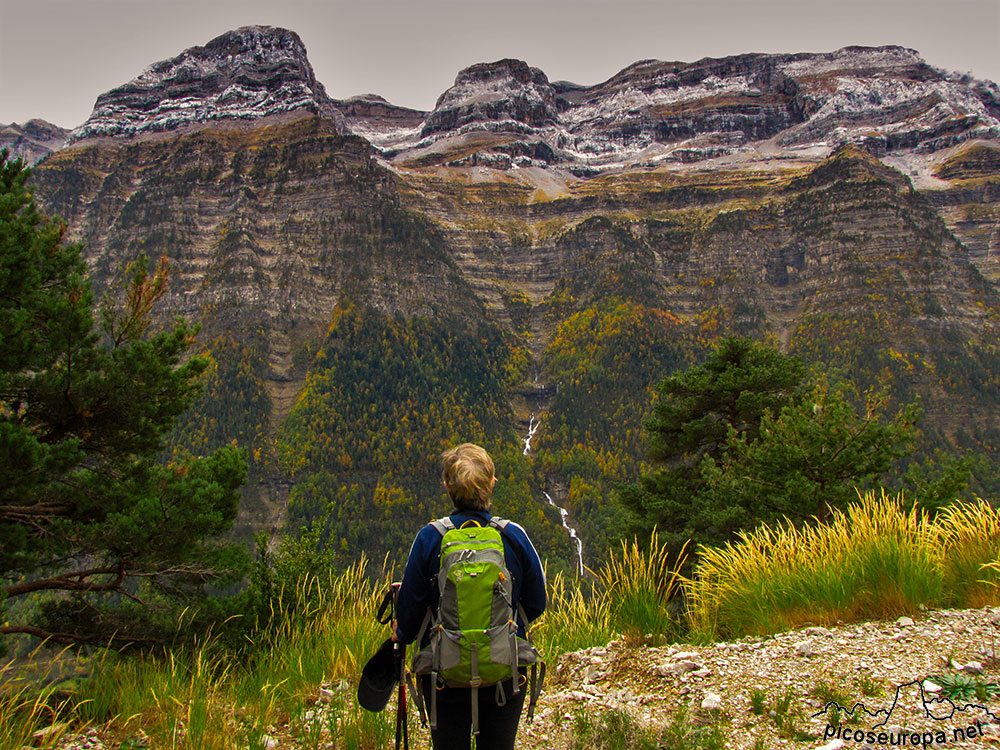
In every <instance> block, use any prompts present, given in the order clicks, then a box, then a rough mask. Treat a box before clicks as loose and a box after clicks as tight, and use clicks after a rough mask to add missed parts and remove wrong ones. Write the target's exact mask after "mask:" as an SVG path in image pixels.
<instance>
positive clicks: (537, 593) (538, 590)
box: [510, 523, 546, 621]
mask: <svg viewBox="0 0 1000 750" xmlns="http://www.w3.org/2000/svg"><path fill="white" fill-rule="evenodd" d="M510 527H511V529H512V531H513V532H514V533H513V537H514V539H516V540H517V542H518V544H519V545H520V547H521V551H522V553H523V556H522V558H521V559H522V567H523V569H522V571H521V595H520V596H521V598H520V604H521V606H522V607H524V614H526V615H527V616H528V620H529V621H530V620H535V619H537V618H538V617H540V616H541V614H542V612H544V611H545V603H546V598H545V570H544V569H543V568H542V561H541V560H540V559H539V557H538V552H536V551H535V546H534V545H533V544H532V543H531V539H529V538H528V534H527V533H526V532H525V530H524V529H523V528H521V527H520V526H519V525H518V524H515V523H512V524H510Z"/></svg>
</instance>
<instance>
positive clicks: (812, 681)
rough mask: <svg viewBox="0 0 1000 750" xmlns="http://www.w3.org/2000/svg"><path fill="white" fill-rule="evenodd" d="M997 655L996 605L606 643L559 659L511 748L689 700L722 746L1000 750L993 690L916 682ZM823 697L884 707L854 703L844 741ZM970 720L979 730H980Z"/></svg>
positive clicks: (990, 665) (988, 675) (535, 749)
mask: <svg viewBox="0 0 1000 750" xmlns="http://www.w3.org/2000/svg"><path fill="white" fill-rule="evenodd" d="M997 657H1000V608H993V609H978V610H961V611H956V610H940V611H932V612H925V613H922V615H921V616H920V617H917V618H915V622H914V621H913V620H910V619H909V618H900V620H898V621H892V622H866V623H859V624H854V625H844V626H839V627H835V628H830V629H827V628H817V627H814V628H805V629H802V630H797V631H791V632H787V633H782V634H779V635H777V636H773V637H768V638H744V639H741V640H739V641H736V642H734V643H718V644H713V645H710V646H707V647H705V646H685V645H676V646H669V647H662V648H643V647H638V648H637V647H628V646H626V645H625V644H624V643H619V642H613V643H611V644H608V646H607V647H605V648H592V649H587V650H585V651H579V652H575V653H572V654H567V655H565V656H564V657H563V658H562V659H561V660H560V661H559V663H558V664H557V665H556V666H555V669H554V670H553V671H552V673H551V678H550V679H549V680H548V681H547V685H546V691H545V695H544V696H543V699H542V700H541V701H540V704H539V711H538V716H537V718H536V721H535V722H534V723H532V724H526V725H524V726H523V728H522V731H521V738H520V741H519V745H518V746H519V747H520V748H525V749H528V748H531V749H532V750H541V748H545V750H562V748H565V747H567V746H568V744H569V737H570V736H571V733H572V732H571V728H572V726H573V724H574V718H573V717H574V715H576V714H578V713H580V712H581V711H583V712H586V713H587V715H589V716H591V717H593V716H595V715H598V714H599V713H600V712H601V711H602V710H608V709H616V710H623V711H625V712H627V713H628V714H630V715H631V716H633V717H634V718H636V719H637V720H638V721H639V722H642V723H650V724H665V723H667V722H669V720H670V718H671V717H672V716H674V715H675V713H676V712H677V711H678V709H679V708H682V707H684V706H687V707H689V709H690V716H691V720H692V721H695V722H697V721H710V720H712V719H713V717H714V718H715V720H718V719H720V718H721V719H722V720H723V721H725V730H724V734H725V736H726V737H727V739H728V747H731V748H734V749H737V748H738V749H739V750H743V749H744V748H748V749H753V748H759V749H760V750H774V749H776V748H809V749H810V750H812V749H815V748H825V749H826V750H835V749H836V748H841V747H843V748H859V749H861V748H864V747H865V746H866V742H870V746H871V747H880V746H900V744H901V743H903V742H904V741H905V743H906V744H903V746H906V747H912V746H913V743H912V734H913V732H919V733H920V734H921V737H920V738H919V739H918V743H917V746H921V745H922V744H923V739H924V735H925V734H928V733H929V734H928V737H929V739H930V742H929V743H928V746H933V747H955V748H959V747H961V748H994V749H995V748H998V747H1000V726H997V725H1000V696H997V695H988V697H987V699H986V700H983V701H980V700H977V699H976V698H975V697H971V698H970V699H969V700H957V699H956V700H954V701H948V700H943V696H944V695H945V693H944V691H941V692H935V691H934V688H935V685H934V684H928V683H926V682H925V679H926V678H927V677H928V676H930V675H948V676H951V677H955V676H956V675H966V676H967V677H968V679H972V680H975V679H978V680H979V681H980V682H982V683H994V684H995V683H996V682H997V680H998V676H1000V662H998V660H997ZM980 669H981V670H982V671H981V672H980V671H979V670H980ZM973 673H978V674H975V675H974V674H973ZM958 679H960V680H961V679H965V677H958ZM937 687H941V686H937ZM755 695H756V697H757V699H758V704H759V705H758V708H759V712H757V713H755V712H754V711H753V710H752V698H753V697H754V696H755ZM782 698H785V699H786V700H787V702H788V706H787V709H786V708H785V706H784V705H783V704H782V701H781V699H782ZM831 701H835V702H837V703H838V704H841V705H844V707H845V708H854V704H855V703H856V702H861V703H862V704H863V708H864V709H867V711H869V712H871V713H872V714H876V712H878V711H879V710H881V711H882V712H883V713H881V714H877V715H875V716H872V715H868V714H865V713H864V711H863V710H857V709H856V710H855V714H856V719H855V720H853V721H851V722H847V723H845V724H844V725H843V726H844V727H845V728H846V729H847V730H848V736H847V738H846V740H844V739H839V738H837V737H836V736H835V729H834V728H833V726H834V725H835V723H836V722H833V721H830V719H831V718H832V717H831V716H830V715H829V713H823V711H824V708H825V706H827V705H828V704H829V703H830V702H831ZM703 706H704V708H703ZM712 706H718V708H711V707H712ZM890 709H891V716H886V714H887V713H888V712H889V711H890ZM835 710H836V711H839V710H840V709H839V708H837V709H835ZM928 711H929V712H930V713H931V714H932V716H928ZM845 718H849V717H847V716H846V715H845ZM977 722H980V723H981V724H985V725H986V726H985V727H984V728H983V729H982V730H980V728H979V725H977ZM828 725H830V727H831V728H830V729H827V727H828ZM970 727H975V729H974V730H970V729H969V728H970ZM869 731H871V732H872V734H871V735H870V736H869V735H868V732H869ZM963 732H964V733H965V736H964V737H963V734H962V733H963ZM880 733H884V742H883V741H880V737H879V734H880ZM903 733H905V734H906V736H905V737H901V735H902V734H903ZM807 734H808V735H811V737H809V738H808V739H807V738H806V735H807ZM971 735H976V736H975V737H971ZM856 739H860V740H861V741H860V742H859V741H856ZM942 740H943V741H942ZM894 741H895V742H894Z"/></svg>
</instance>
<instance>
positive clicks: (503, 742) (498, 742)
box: [421, 670, 528, 750]
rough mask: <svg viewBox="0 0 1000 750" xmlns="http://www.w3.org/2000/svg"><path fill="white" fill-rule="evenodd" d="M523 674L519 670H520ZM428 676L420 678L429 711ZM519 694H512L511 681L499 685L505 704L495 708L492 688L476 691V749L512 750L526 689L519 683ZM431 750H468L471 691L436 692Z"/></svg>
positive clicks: (525, 685) (470, 738)
mask: <svg viewBox="0 0 1000 750" xmlns="http://www.w3.org/2000/svg"><path fill="white" fill-rule="evenodd" d="M522 671H523V670H522ZM430 682H431V681H430V677H424V678H423V684H422V685H421V689H422V690H423V691H424V695H426V696H427V701H428V703H427V706H428V709H429V708H430V693H429V692H428V690H429V689H430ZM521 682H522V687H521V691H520V692H519V693H518V694H517V695H513V690H514V683H513V680H505V681H504V682H503V690H504V695H505V696H506V697H507V702H506V703H505V704H504V705H503V706H499V705H497V699H496V695H497V693H496V685H489V686H487V687H481V688H479V735H478V736H477V737H476V750H514V739H515V738H516V737H517V725H518V723H519V722H520V720H521V709H522V708H524V696H525V693H526V692H527V690H528V685H527V684H526V682H527V681H526V680H522V681H521ZM431 740H432V741H433V743H434V750H469V748H470V747H471V745H472V742H471V740H472V690H471V688H449V687H445V688H442V689H440V690H438V691H437V729H432V730H431Z"/></svg>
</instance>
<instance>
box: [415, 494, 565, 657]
mask: <svg viewBox="0 0 1000 750" xmlns="http://www.w3.org/2000/svg"><path fill="white" fill-rule="evenodd" d="M492 517H493V516H492V515H491V514H490V513H489V511H485V510H463V511H456V512H455V513H452V514H451V520H452V522H453V523H454V524H455V526H461V525H462V524H463V523H465V522H466V521H468V520H470V519H473V520H476V521H478V522H479V523H481V524H483V525H484V526H485V525H486V522H487V521H489V520H490V518H492ZM503 550H504V559H505V561H506V563H507V570H508V571H510V574H511V580H512V584H513V601H514V611H515V612H517V605H518V603H520V604H521V606H522V607H524V614H525V615H526V616H527V618H528V621H529V622H530V621H531V620H534V619H536V618H537V617H538V616H539V615H541V614H542V612H544V611H545V572H544V571H543V570H542V563H541V561H540V560H539V559H538V553H537V552H535V548H534V546H533V545H532V544H531V540H530V539H528V535H527V534H526V533H525V531H524V529H522V528H521V527H520V526H518V525H517V524H516V523H514V522H511V523H508V524H507V528H506V529H505V530H504V532H503ZM440 565H441V534H439V533H438V531H437V529H435V528H434V527H433V526H432V525H431V524H427V525H426V526H424V527H423V528H422V529H421V530H420V531H419V532H417V537H416V539H414V540H413V546H411V547H410V555H409V557H408V558H407V560H406V570H405V571H404V572H403V583H402V585H401V586H400V587H399V593H398V594H397V596H396V620H397V628H396V633H397V635H398V637H399V640H400V641H401V642H402V643H404V644H407V643H412V642H413V641H415V640H416V638H417V635H418V633H419V631H420V625H421V624H422V623H423V621H424V616H425V615H426V614H427V609H428V607H429V608H430V609H431V611H432V612H436V611H437V603H438V584H437V574H438V570H439V569H440ZM517 619H518V635H520V636H521V637H522V638H523V637H524V626H525V625H527V623H522V622H520V619H521V618H520V616H519V615H518V616H517ZM429 639H430V635H429V633H428V634H426V635H425V637H424V643H422V644H420V645H421V647H422V646H424V645H426V644H427V642H428V641H429Z"/></svg>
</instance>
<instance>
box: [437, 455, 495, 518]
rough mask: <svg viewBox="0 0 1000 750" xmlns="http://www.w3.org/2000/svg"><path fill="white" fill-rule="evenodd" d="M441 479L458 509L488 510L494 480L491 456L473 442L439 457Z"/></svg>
mask: <svg viewBox="0 0 1000 750" xmlns="http://www.w3.org/2000/svg"><path fill="white" fill-rule="evenodd" d="M441 468H442V472H441V478H442V479H444V483H445V486H446V487H447V489H448V495H449V496H450V497H451V501H452V502H453V503H455V507H456V508H458V509H460V510H461V509H469V510H489V508H490V497H491V496H492V495H493V484H494V482H495V481H496V477H495V474H494V472H495V469H494V466H493V459H492V458H490V454H489V453H487V452H486V451H485V450H483V449H482V448H480V447H479V446H478V445H475V444H473V443H462V444H461V445H456V446H455V447H454V448H450V449H448V450H446V451H445V452H444V453H442V454H441Z"/></svg>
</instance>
